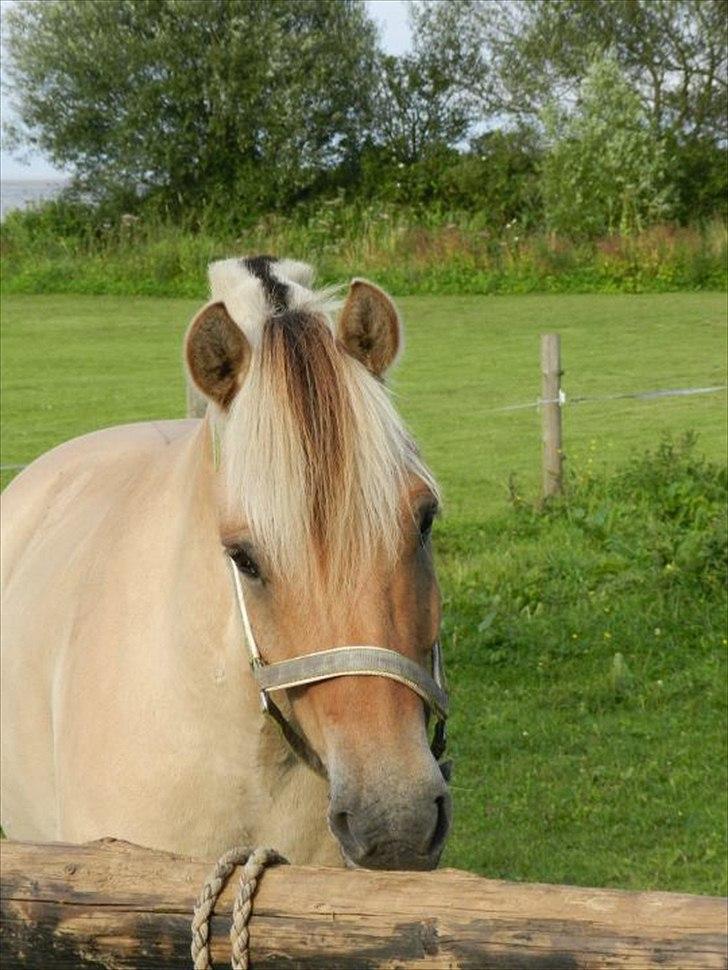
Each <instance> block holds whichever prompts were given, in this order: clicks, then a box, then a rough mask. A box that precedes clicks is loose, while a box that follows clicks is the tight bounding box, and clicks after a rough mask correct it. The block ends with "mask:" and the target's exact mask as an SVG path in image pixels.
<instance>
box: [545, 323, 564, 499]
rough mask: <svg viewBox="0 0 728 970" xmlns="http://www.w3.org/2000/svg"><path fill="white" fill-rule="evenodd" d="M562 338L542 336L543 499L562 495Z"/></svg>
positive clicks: (554, 335) (555, 335) (547, 334)
mask: <svg viewBox="0 0 728 970" xmlns="http://www.w3.org/2000/svg"><path fill="white" fill-rule="evenodd" d="M561 374H562V370H561V338H560V337H559V335H558V334H557V333H544V334H542V335H541V431H542V439H543V497H544V498H545V499H547V498H549V497H550V496H552V495H560V494H561V493H562V491H563V484H564V483H563V474H562V472H563V459H564V455H563V450H562V446H561V401H560V391H561Z"/></svg>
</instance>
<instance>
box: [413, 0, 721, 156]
mask: <svg viewBox="0 0 728 970" xmlns="http://www.w3.org/2000/svg"><path fill="white" fill-rule="evenodd" d="M413 18H414V28H415V40H416V47H417V50H418V51H419V53H420V55H421V56H424V57H426V58H428V59H429V60H431V61H434V62H436V63H437V64H438V65H439V67H440V70H441V71H442V73H443V74H446V75H447V76H449V77H450V78H451V79H452V80H453V81H454V82H456V83H457V85H458V87H459V88H460V90H461V91H462V92H463V93H464V94H466V95H467V97H468V98H469V99H470V101H471V103H472V104H473V106H474V107H475V108H476V109H477V110H478V111H479V113H480V115H481V117H492V116H493V115H500V116H510V117H512V118H518V119H524V118H525V119H535V118H537V117H539V116H540V114H541V112H542V111H543V109H544V107H545V105H546V104H547V103H549V102H550V101H551V100H553V99H556V100H558V101H560V102H563V103H573V102H574V100H575V98H576V96H577V93H578V90H579V85H580V83H581V81H582V80H583V78H584V77H585V75H586V72H587V70H588V67H589V64H590V62H591V60H592V58H593V56H594V52H595V51H599V52H601V53H602V54H606V53H608V52H611V54H612V56H613V57H614V58H615V60H616V62H617V64H618V65H619V66H620V68H621V70H622V71H623V73H624V75H625V77H626V78H627V79H628V80H629V82H630V84H631V85H632V87H633V89H634V90H635V92H636V93H637V94H638V96H639V97H640V99H641V101H642V104H643V107H644V110H645V111H646V112H647V114H648V115H649V117H650V120H651V123H652V124H653V126H654V128H655V130H656V131H659V132H662V133H667V132H668V131H669V132H672V133H674V135H675V136H676V137H677V139H678V140H679V141H683V140H685V139H712V140H713V141H716V140H720V139H725V133H726V107H727V104H728V102H727V99H726V95H727V93H728V77H727V70H728V19H727V18H726V4H725V0H618V2H617V0H558V2H554V0H458V2H457V3H440V2H439V0H420V2H419V3H417V4H416V5H415V8H414V14H413Z"/></svg>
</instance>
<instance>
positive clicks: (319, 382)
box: [220, 309, 437, 589]
mask: <svg viewBox="0 0 728 970" xmlns="http://www.w3.org/2000/svg"><path fill="white" fill-rule="evenodd" d="M221 420H222V421H223V426H222V428H221V429H220V440H221V460H222V467H223V477H224V482H225V495H226V500H227V503H228V507H229V511H230V513H231V514H232V515H235V513H236V511H238V512H242V514H243V517H244V520H245V523H246V525H247V527H248V528H249V529H250V531H251V534H252V536H253V538H254V540H255V541H256V543H257V544H258V545H259V546H260V549H261V552H262V555H263V556H264V557H265V560H266V562H267V564H268V565H269V568H270V569H272V570H273V571H274V572H275V573H277V574H278V575H281V576H284V577H287V578H289V579H292V580H296V579H299V580H301V581H305V582H318V583H322V582H323V583H325V584H327V585H329V584H331V585H335V586H336V587H339V588H342V589H343V588H346V587H350V586H353V585H356V584H357V583H359V582H361V581H362V578H363V577H364V576H365V575H366V571H367V570H368V569H371V568H372V567H373V565H374V560H375V559H377V562H379V563H380V564H382V563H386V562H388V561H390V562H391V560H392V559H393V557H394V555H395V553H396V550H397V547H398V545H399V538H400V535H401V531H402V513H401V509H400V505H401V499H402V495H403V491H404V489H405V487H406V484H407V481H408V479H409V477H410V476H411V475H412V474H414V475H416V476H418V477H419V478H420V479H422V480H423V481H424V482H425V483H426V484H427V485H428V486H429V487H430V488H431V489H432V490H433V491H434V492H436V491H437V487H436V485H435V482H434V480H433V478H432V476H431V474H430V472H429V471H428V470H427V468H426V467H425V466H424V464H423V463H422V461H421V459H420V458H419V456H418V454H417V451H416V448H415V447H414V444H413V442H412V439H411V438H410V436H409V435H408V433H407V431H406V429H405V427H404V425H403V423H402V421H401V419H400V418H399V416H398V414H397V412H396V411H395V409H394V407H393V406H392V403H391V401H390V399H389V395H388V392H387V390H386V388H385V387H384V386H383V385H382V384H381V382H379V381H378V380H376V379H375V378H374V377H372V375H371V374H369V373H368V372H367V371H366V370H365V368H364V367H363V366H362V365H361V364H359V363H358V362H357V361H355V360H354V359H353V358H352V357H350V356H349V355H348V354H347V352H346V351H345V350H344V348H343V347H341V346H340V345H339V344H338V342H337V341H336V339H335V337H334V334H333V330H332V327H331V325H330V321H329V320H328V319H327V316H326V314H325V313H320V312H308V311H306V310H299V309H289V310H285V311H283V312H280V313H272V314H270V315H269V316H268V318H267V319H266V321H265V323H264V325H263V327H262V332H261V336H260V342H259V345H258V347H257V348H256V350H255V352H254V353H253V361H252V363H251V368H250V371H249V373H248V375H247V377H246V380H245V383H244V384H243V387H242V388H241V390H240V391H239V393H238V395H237V397H236V398H235V400H234V402H233V404H232V406H231V408H230V409H229V411H228V413H227V415H226V416H224V418H221Z"/></svg>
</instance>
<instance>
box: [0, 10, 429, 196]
mask: <svg viewBox="0 0 728 970" xmlns="http://www.w3.org/2000/svg"><path fill="white" fill-rule="evenodd" d="M366 2H367V7H368V8H369V12H370V13H371V15H372V17H373V19H374V20H375V21H376V22H377V24H378V26H379V29H380V32H381V36H382V45H383V47H384V49H385V50H386V51H387V52H388V53H390V54H403V53H404V52H405V51H407V50H408V49H409V46H410V30H409V24H408V22H407V6H408V4H407V2H406V0H366ZM11 5H12V0H0V15H1V14H2V13H3V12H4V11H5V10H6V9H7V7H8V6H11ZM0 84H1V85H2V88H1V90H2V109H1V110H2V118H3V121H6V120H8V119H9V118H10V117H12V110H11V108H10V104H9V99H8V97H7V95H6V91H5V77H4V74H3V72H2V64H1V62H0ZM26 161H27V164H23V163H22V162H21V161H19V160H18V159H17V158H14V157H13V156H12V155H10V154H9V153H8V152H6V151H5V150H2V151H0V173H1V174H2V178H4V179H49V178H62V177H63V172H62V171H59V170H58V169H56V168H54V166H53V165H52V164H51V163H50V162H49V161H48V160H47V159H45V158H43V157H42V156H40V155H36V154H33V155H29V156H28V157H27V159H26Z"/></svg>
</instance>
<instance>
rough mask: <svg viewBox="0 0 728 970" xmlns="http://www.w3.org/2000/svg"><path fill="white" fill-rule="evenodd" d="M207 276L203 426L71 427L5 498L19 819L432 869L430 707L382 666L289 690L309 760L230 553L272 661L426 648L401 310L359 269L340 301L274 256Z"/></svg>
mask: <svg viewBox="0 0 728 970" xmlns="http://www.w3.org/2000/svg"><path fill="white" fill-rule="evenodd" d="M210 279H211V288H212V299H211V302H210V303H208V304H207V305H206V306H205V307H204V308H203V309H202V310H201V311H200V312H199V313H198V314H197V316H196V317H195V319H194V320H193V322H192V324H191V326H190V328H189V330H188V333H187V337H186V342H185V354H186V360H187V366H188V370H189V373H190V375H191V377H192V379H193V381H194V382H195V384H196V386H197V388H199V390H200V391H201V392H202V394H204V396H205V397H206V398H207V400H208V401H209V406H208V409H207V415H206V417H205V419H204V420H202V421H190V420H186V421H160V422H149V423H144V424H136V425H128V426H124V427H118V428H112V429H109V430H106V431H101V432H97V433H94V434H90V435H87V436H86V437H83V438H78V439H76V440H73V441H71V442H69V443H67V444H65V445H62V446H60V447H58V448H56V449H55V450H53V451H51V452H49V453H48V454H47V455H45V456H43V457H42V458H40V459H39V460H38V461H36V462H35V463H34V464H32V465H31V466H30V467H29V468H27V469H26V470H25V471H24V472H23V473H22V474H21V475H19V476H18V478H17V479H16V480H15V481H14V482H13V483H12V484H11V485H10V486H9V488H8V489H7V491H6V493H5V496H4V501H3V516H4V519H3V530H4V532H3V553H4V563H3V613H2V633H3V640H4V644H3V655H2V660H3V669H2V786H3V788H2V825H3V826H4V828H5V832H6V834H7V835H8V836H9V837H11V838H17V839H32V840H56V839H60V840H68V841H73V842H83V841H85V840H89V839H95V838H99V837H102V836H116V837H118V838H123V839H128V840H130V841H133V842H136V843H140V844H143V845H150V846H155V847H159V848H162V849H168V850H173V851H179V852H183V853H189V854H193V855H196V856H209V857H212V856H217V855H218V854H219V853H221V852H222V851H224V850H226V849H227V848H229V847H230V846H231V845H234V844H239V843H249V844H264V845H270V846H273V847H275V848H276V849H278V850H279V851H280V852H281V853H283V854H284V855H285V856H287V857H288V859H289V860H290V861H291V862H294V863H299V864H304V863H318V864H332V865H341V864H342V862H343V860H346V861H348V862H349V863H354V864H360V865H364V866H368V867H375V868H376V867H402V868H430V867H432V866H434V865H436V863H437V860H438V858H439V855H440V853H441V850H442V846H443V842H444V839H445V836H446V833H447V829H448V825H449V813H450V799H449V795H448V791H447V787H446V785H445V782H444V780H443V777H442V774H441V772H440V770H439V768H438V765H437V763H436V762H435V760H434V758H433V756H432V754H431V753H430V750H429V748H428V741H427V731H426V718H425V710H424V705H423V703H422V701H421V699H420V698H419V697H418V696H417V695H416V694H415V693H413V692H412V691H411V690H409V689H408V688H407V687H406V686H404V685H403V684H401V683H397V682H395V681H393V680H389V679H383V678H381V677H373V676H366V677H341V678H339V679H335V680H328V681H325V682H323V683H316V684H311V685H309V686H307V687H297V688H295V689H293V690H289V691H288V692H286V693H285V694H282V695H279V697H280V704H281V706H282V707H284V708H285V712H286V716H287V717H289V718H290V719H291V720H292V721H293V723H295V725H296V727H297V730H298V731H299V732H300V733H301V734H302V735H303V736H304V737H305V738H306V740H307V743H308V744H309V745H310V746H311V748H312V749H313V750H314V751H315V753H316V755H317V757H318V758H319V759H320V761H321V762H322V764H323V765H324V766H325V775H324V776H323V777H321V776H320V775H319V774H317V773H316V772H314V771H312V770H311V769H310V768H309V767H308V766H307V765H306V764H305V763H303V762H302V761H301V760H300V759H298V758H296V757H295V755H294V754H293V753H292V752H291V750H290V748H289V747H288V745H287V744H286V743H285V741H284V739H283V738H282V736H281V734H280V731H279V730H278V728H277V726H276V725H275V724H274V723H272V722H271V721H270V720H269V719H267V718H265V717H264V716H263V715H262V714H261V711H260V706H259V701H258V694H257V691H256V688H255V684H254V682H253V678H252V677H251V673H250V669H249V667H248V661H247V658H246V655H245V650H244V648H243V643H242V633H241V626H240V615H239V613H238V612H237V610H236V606H235V597H234V591H233V584H232V582H231V573H230V569H229V568H228V567H229V556H232V558H233V559H234V561H235V563H236V567H237V569H238V570H239V575H240V577H241V580H242V584H243V587H244V590H245V598H246V601H247V605H248V611H249V614H250V618H251V623H252V626H253V628H254V630H255V636H256V638H257V641H258V643H259V645H260V649H261V652H262V653H263V654H264V656H265V659H266V660H267V661H269V662H275V661H281V660H284V659H287V658H292V657H298V656H301V655H304V654H308V653H311V652H314V651H317V650H322V649H326V648H329V647H335V646H339V645H345V644H375V645H379V646H382V647H386V648H390V649H392V650H396V651H398V652H400V653H401V654H404V655H405V656H406V657H409V658H410V659H412V660H415V661H416V662H417V663H419V664H421V665H423V666H427V665H428V664H429V662H430V660H429V658H430V651H431V649H432V646H433V643H434V642H435V640H436V638H437V634H438V627H439V620H440V612H439V611H440V605H439V594H438V589H437V584H436V579H435V575H434V572H433V565H432V559H431V551H430V543H429V530H430V527H431V524H432V519H433V516H434V514H435V512H436V508H437V489H436V486H435V484H434V482H433V480H432V477H431V475H430V474H429V473H428V471H427V469H426V468H425V467H424V465H423V464H422V462H421V460H420V458H419V457H418V453H417V450H416V448H415V446H414V444H413V442H412V440H411V438H410V437H409V435H408V434H407V432H406V430H405V429H404V427H403V425H402V422H401V421H400V419H399V417H398V416H397V414H396V412H395V410H394V409H393V407H392V404H391V402H390V398H389V396H388V393H387V390H386V388H385V385H384V381H383V377H384V374H385V372H386V370H387V368H388V367H389V366H390V365H391V364H392V362H393V360H394V359H395V357H396V356H397V354H398V352H399V350H400V346H401V340H402V337H401V332H400V324H399V321H398V317H397V313H396V311H395V309H394V307H393V305H392V303H391V301H390V299H389V298H388V297H387V296H386V295H385V294H384V293H383V292H382V291H381V290H379V289H378V288H376V287H375V286H373V285H372V284H370V283H367V282H365V281H362V280H355V281H354V282H353V283H352V285H351V287H350V290H349V293H348V296H347V298H346V300H345V301H344V305H343V308H341V309H340V308H339V307H338V306H335V305H334V304H333V303H332V302H331V300H330V298H329V297H327V295H326V294H321V293H318V294H317V293H316V292H314V291H313V290H312V289H311V271H310V269H309V267H307V266H305V265H304V264H300V263H293V262H290V261H275V260H273V259H272V258H270V257H256V258H252V259H248V260H227V261H223V262H221V263H217V264H213V265H212V267H211V269H210ZM140 352H143V350H142V349H141V348H140ZM226 553H227V554H228V555H226Z"/></svg>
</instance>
